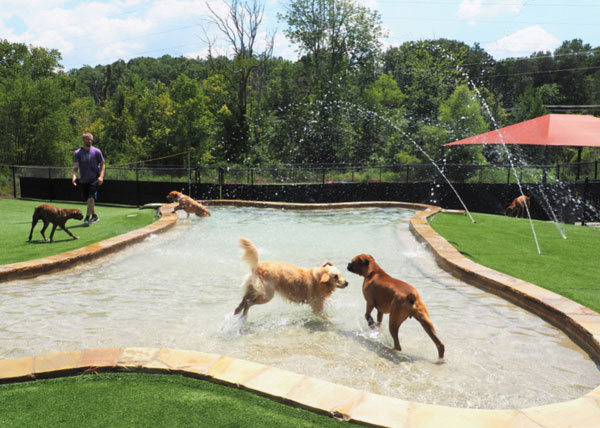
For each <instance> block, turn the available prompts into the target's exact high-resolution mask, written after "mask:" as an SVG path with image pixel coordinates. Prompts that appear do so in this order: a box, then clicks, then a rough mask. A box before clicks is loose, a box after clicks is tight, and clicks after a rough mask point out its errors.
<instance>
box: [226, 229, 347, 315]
mask: <svg viewBox="0 0 600 428" xmlns="http://www.w3.org/2000/svg"><path fill="white" fill-rule="evenodd" d="M239 243H240V247H241V248H242V250H243V254H242V259H243V260H244V261H245V262H246V263H248V265H249V266H250V273H249V274H248V275H247V276H246V279H245V280H244V297H243V298H242V301H241V302H240V304H239V305H238V307H237V308H236V309H235V311H234V314H235V315H237V314H239V313H240V312H241V313H242V316H244V317H245V316H246V315H247V314H248V309H249V308H250V306H253V305H262V304H264V303H267V302H269V301H270V300H271V299H272V298H273V296H274V295H275V292H277V293H279V295H281V296H282V297H284V298H286V299H287V300H289V301H291V302H294V303H307V304H308V305H310V307H311V308H312V311H313V313H315V314H316V315H322V314H323V306H324V302H325V299H326V298H327V297H329V296H330V295H331V294H333V292H334V291H335V289H336V288H345V287H347V286H348V281H346V280H344V278H342V274H341V272H340V271H339V270H338V269H337V268H336V267H335V266H334V265H333V264H332V263H330V262H325V263H324V264H323V265H322V266H319V267H314V268H308V269H306V268H300V267H296V266H293V265H290V264H287V263H283V262H272V261H267V262H259V260H258V250H257V249H256V247H255V246H254V244H252V242H250V241H249V240H248V239H245V238H240V240H239Z"/></svg>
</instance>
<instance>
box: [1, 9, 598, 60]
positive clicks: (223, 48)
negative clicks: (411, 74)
mask: <svg viewBox="0 0 600 428" xmlns="http://www.w3.org/2000/svg"><path fill="white" fill-rule="evenodd" d="M241 1H242V2H244V1H250V2H252V1H253V0H241ZM258 1H259V2H260V3H264V4H265V14H264V18H263V22H262V24H261V27H260V31H261V34H259V36H258V37H257V44H259V45H258V50H259V51H260V50H262V48H264V42H265V40H266V39H267V36H268V35H269V34H275V47H274V51H273V54H274V55H275V56H281V57H283V58H286V59H290V60H295V59H296V58H298V50H297V47H295V46H293V45H291V44H290V42H289V40H287V38H286V37H285V35H284V33H283V30H284V29H285V28H286V24H285V22H282V21H280V20H279V19H278V13H279V14H280V13H283V12H285V10H286V7H287V6H288V5H289V3H290V0H258ZM355 1H357V2H358V3H360V4H361V5H363V6H365V7H367V8H369V9H371V10H372V11H377V12H378V13H379V14H380V16H381V20H382V24H383V27H384V28H385V30H386V32H387V37H386V38H384V39H382V40H381V41H382V43H383V46H384V48H387V47H390V46H399V45H401V44H402V43H404V42H407V41H419V40H429V39H437V38H446V39H452V40H458V41H461V42H464V43H466V44H467V45H469V46H473V45H474V44H475V43H478V44H479V45H480V46H481V47H482V48H483V49H485V50H486V51H487V52H488V53H489V54H490V55H492V56H493V57H494V58H495V59H504V58H509V57H523V56H529V55H530V54H531V53H533V52H537V51H544V52H545V51H550V52H552V51H553V50H554V49H556V48H557V47H559V46H560V45H561V43H562V42H563V41H565V40H572V39H581V40H582V41H583V42H584V43H587V44H589V45H591V47H592V48H600V24H599V23H600V0H501V1H495V0H355ZM208 5H210V7H211V8H212V9H213V11H214V12H215V13H217V14H218V15H219V16H225V15H224V13H225V11H226V9H225V7H224V3H223V0H149V1H142V0H96V1H82V0H0V40H8V41H9V42H13V43H25V44H27V45H32V46H39V47H43V48H46V49H57V50H58V51H59V52H60V53H61V55H62V61H61V64H62V65H63V66H64V68H65V70H70V69H73V68H81V67H83V66H85V65H89V66H92V67H95V66H96V65H98V64H101V65H106V64H110V63H113V62H115V61H117V60H119V59H121V60H124V61H129V60H130V59H133V58H137V57H154V58H158V57H161V56H163V55H171V56H174V57H179V56H185V57H190V58H197V57H200V58H204V57H206V55H207V52H208V45H209V44H210V45H212V52H213V55H215V54H224V55H227V54H229V52H228V49H227V46H228V44H227V42H226V40H225V39H224V38H223V35H222V34H221V33H220V32H219V31H218V29H217V28H216V27H215V26H214V25H211V24H210V20H209V19H208V18H209V17H210V16H211V14H210V11H209V8H208ZM209 42H210V43H209Z"/></svg>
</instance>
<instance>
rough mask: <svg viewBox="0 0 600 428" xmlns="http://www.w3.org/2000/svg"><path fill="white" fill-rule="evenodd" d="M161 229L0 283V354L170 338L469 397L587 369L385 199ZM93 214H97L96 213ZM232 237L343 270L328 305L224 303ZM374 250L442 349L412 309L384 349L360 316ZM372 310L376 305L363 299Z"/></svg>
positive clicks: (241, 268) (494, 396)
mask: <svg viewBox="0 0 600 428" xmlns="http://www.w3.org/2000/svg"><path fill="white" fill-rule="evenodd" d="M211 211H212V214H213V215H212V217H209V218H203V219H200V218H196V217H190V219H186V218H185V214H180V219H179V221H178V223H177V225H176V226H175V228H174V229H172V230H171V231H169V232H167V233H164V234H160V235H156V236H151V237H150V238H148V239H146V240H145V242H143V243H141V244H136V245H133V246H131V247H130V248H128V249H126V250H124V251H122V252H119V253H117V254H115V255H112V256H109V257H107V258H103V259H100V260H98V261H95V262H93V263H89V264H87V265H83V266H78V267H76V268H73V269H71V270H68V271H66V272H62V273H57V274H52V275H45V276H40V277H38V278H36V279H28V280H19V281H12V282H8V283H4V284H0V315H1V316H0V358H16V357H22V356H30V355H37V354H43V353H50V352H57V351H67V350H74V349H84V348H99V347H129V346H145V347H168V348H177V349H186V350H195V351H203V352H213V353H219V354H225V355H230V356H233V357H238V358H243V359H248V360H251V361H256V362H260V363H264V364H269V365H273V366H276V367H279V368H283V369H287V370H292V371H295V372H298V373H303V374H307V375H310V376H315V377H319V378H321V379H325V380H329V381H332V382H337V383H340V384H343V385H347V386H350V387H354V388H358V389H364V390H367V391H371V392H375V393H379V394H384V395H389V396H394V397H399V398H403V399H407V400H412V401H418V402H426V403H432V404H444V405H451V406H458V407H476V408H496V409H503V408H523V407H530V406H534V405H540V404H548V403H553V402H559V401H565V400H569V399H573V398H577V397H580V396H582V395H584V394H585V393H587V392H589V391H590V390H591V389H592V388H594V387H596V386H597V385H598V384H599V383H600V371H599V370H598V367H597V366H596V365H595V364H594V363H593V362H592V361H591V360H590V359H589V357H588V356H587V355H586V354H585V353H584V352H583V351H581V350H580V349H579V348H578V347H577V346H575V345H574V344H573V343H572V341H571V340H570V339H569V338H568V337H567V336H566V335H565V334H564V333H562V332H561V331H560V330H557V329H556V328H554V327H552V326H551V325H549V324H548V323H546V322H544V321H543V320H541V319H540V318H538V317H536V316H534V315H532V314H530V313H528V312H527V311H524V310H522V309H520V308H518V307H516V306H514V305H512V304H510V303H508V302H506V301H504V300H502V299H500V298H498V297H496V296H494V295H491V294H488V293H485V292H483V291H481V290H479V289H477V288H475V287H473V286H470V285H468V284H465V283H463V282H461V281H460V280H458V279H456V278H454V277H452V276H451V275H449V274H448V273H446V272H444V271H442V270H441V269H439V268H438V267H437V265H436V264H435V262H434V260H433V257H432V255H431V254H430V253H429V252H428V251H427V250H425V249H424V248H423V246H422V245H421V244H419V243H418V242H417V241H416V240H415V238H414V237H413V236H412V234H411V233H410V231H409V230H408V220H409V218H410V217H411V216H412V215H413V214H414V212H413V211H409V210H397V209H375V208H373V209H343V210H328V211H314V212H307V211H293V210H277V209H257V208H223V207H214V208H212V209H211ZM92 227H102V224H101V223H99V224H98V225H94V226H92ZM239 237H246V238H249V239H250V240H252V241H253V242H254V244H255V245H256V246H257V247H258V249H259V253H260V257H261V259H262V260H279V261H286V262H289V263H292V264H296V265H298V266H303V267H311V266H317V265H320V264H322V263H323V262H325V261H331V262H333V263H334V264H335V265H337V266H338V267H339V268H340V269H341V270H342V273H343V275H344V276H345V279H347V280H348V281H349V282H350V285H349V286H348V287H347V288H345V289H342V290H338V291H336V292H335V293H334V295H333V296H332V298H331V299H330V300H329V301H328V304H327V314H328V319H326V320H324V319H321V318H319V317H316V316H314V315H313V314H312V312H311V310H310V307H308V306H306V305H296V304H290V303H288V302H286V301H284V300H283V299H281V298H278V297H276V298H275V299H273V300H272V301H271V302H269V303H268V304H266V305H262V306H255V307H252V308H251V309H250V312H249V315H248V318H247V320H246V321H245V322H241V321H240V320H239V319H238V318H236V317H234V316H233V310H234V309H235V307H236V306H237V304H238V303H239V301H240V299H241V296H242V288H241V284H242V280H243V278H244V276H245V275H246V273H247V272H248V268H247V266H246V265H245V264H244V263H243V262H242V261H241V259H240V255H241V251H240V250H239V248H238V243H237V239H238V238H239ZM359 253H368V254H371V255H372V256H373V257H374V258H375V260H376V261H377V262H378V263H379V264H380V265H381V266H382V267H383V268H384V269H385V270H386V271H387V272H388V273H389V274H391V275H393V276H395V277H398V278H401V279H403V280H405V281H407V282H410V283H411V284H413V285H414V286H415V287H417V288H418V290H419V292H420V294H421V297H422V299H423V300H424V302H425V304H426V305H427V307H428V309H429V313H430V315H431V318H432V320H433V322H434V324H435V327H436V329H437V331H438V335H439V337H440V338H441V339H442V341H444V343H445V345H446V359H445V363H444V364H438V363H437V351H436V348H435V346H434V344H433V342H431V340H430V339H429V337H428V336H427V335H426V334H425V332H424V331H423V330H422V328H421V326H420V325H419V323H418V322H416V321H415V320H412V319H409V320H407V321H406V322H405V323H404V324H403V325H402V327H401V328H400V342H401V344H402V347H403V351H402V352H396V351H393V350H392V349H391V346H392V344H393V342H392V339H391V336H390V335H389V333H388V331H387V316H386V317H385V318H384V324H383V326H382V328H381V330H380V331H377V330H370V329H369V328H368V327H367V324H366V321H365V320H364V311H365V302H364V298H363V296H362V291H361V285H362V278H360V277H358V276H356V275H354V274H352V273H350V272H348V271H347V270H346V268H345V267H346V265H347V264H348V262H349V261H350V259H351V258H352V257H353V256H355V255H356V254H359ZM373 315H375V313H373Z"/></svg>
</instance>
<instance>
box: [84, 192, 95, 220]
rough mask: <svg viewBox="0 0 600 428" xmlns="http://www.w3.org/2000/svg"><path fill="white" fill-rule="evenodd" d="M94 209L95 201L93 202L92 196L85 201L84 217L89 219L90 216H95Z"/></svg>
mask: <svg viewBox="0 0 600 428" xmlns="http://www.w3.org/2000/svg"><path fill="white" fill-rule="evenodd" d="M95 207H96V201H95V200H94V197H93V196H92V195H90V196H89V197H88V200H87V211H86V213H85V216H86V217H89V218H91V217H92V215H94V214H96V209H95Z"/></svg>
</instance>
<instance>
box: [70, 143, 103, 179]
mask: <svg viewBox="0 0 600 428" xmlns="http://www.w3.org/2000/svg"><path fill="white" fill-rule="evenodd" d="M75 162H78V163H79V181H80V182H81V183H91V182H93V181H96V180H97V179H98V177H99V176H100V164H102V163H104V156H102V152H101V151H100V149H97V148H96V147H94V146H92V147H90V150H89V151H88V150H86V149H84V148H83V147H80V148H78V149H77V150H75V154H74V155H73V163H75Z"/></svg>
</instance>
